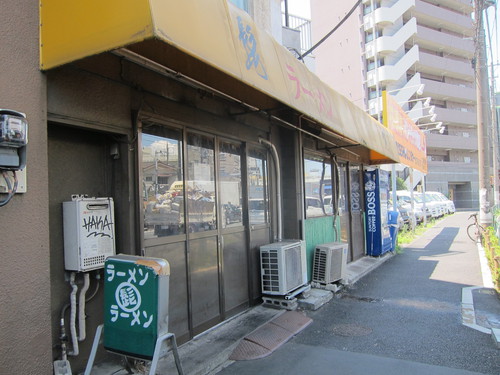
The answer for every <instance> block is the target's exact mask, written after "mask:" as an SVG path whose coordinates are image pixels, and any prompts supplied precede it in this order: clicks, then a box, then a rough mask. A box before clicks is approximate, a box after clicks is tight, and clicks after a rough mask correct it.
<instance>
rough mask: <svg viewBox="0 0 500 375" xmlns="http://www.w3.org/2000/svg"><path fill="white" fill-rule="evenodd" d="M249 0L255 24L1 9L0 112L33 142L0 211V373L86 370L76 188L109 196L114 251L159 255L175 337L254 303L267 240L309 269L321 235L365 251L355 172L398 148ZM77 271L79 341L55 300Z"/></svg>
mask: <svg viewBox="0 0 500 375" xmlns="http://www.w3.org/2000/svg"><path fill="white" fill-rule="evenodd" d="M244 3H245V2H243V3H242V4H243V5H242V4H239V5H240V6H242V7H244V6H245V4H244ZM259 3H260V2H257V1H253V2H251V4H250V5H251V6H252V7H254V8H249V9H247V11H248V12H249V13H251V14H253V15H254V16H255V17H256V18H259V24H260V25H261V26H260V27H259V26H257V25H256V23H255V22H254V21H253V19H252V17H251V16H250V15H249V13H247V12H246V11H243V10H241V9H240V8H238V7H235V6H234V5H232V4H230V3H229V2H227V1H225V0H217V1H214V0H196V1H195V0H186V1H183V2H178V1H174V0H168V1H166V0H162V1H156V0H153V1H146V0H144V1H136V0H134V1H125V2H124V1H115V0H110V1H108V2H106V3H102V2H98V1H88V2H78V3H77V2H67V1H62V0H61V1H47V2H45V1H41V2H40V4H34V3H33V2H31V1H27V0H22V1H7V2H6V3H5V4H4V7H3V9H2V14H1V15H0V20H1V21H2V22H0V39H1V42H2V49H1V51H0V55H1V58H0V61H1V64H2V69H0V71H1V73H0V82H1V84H2V86H3V87H5V88H8V89H5V90H2V92H1V93H0V103H1V105H0V107H2V108H8V109H11V110H16V111H19V112H23V113H25V114H26V118H27V122H28V127H29V131H28V134H29V137H28V144H27V146H26V147H27V149H26V152H27V163H26V168H25V169H23V170H22V171H19V172H16V175H17V176H18V178H19V181H20V186H22V188H20V189H19V191H18V192H17V193H16V194H15V195H14V196H13V197H12V199H11V200H10V201H9V202H8V203H7V204H5V205H2V206H1V207H0V224H1V226H2V235H3V238H2V246H1V248H2V250H3V253H4V255H5V258H4V260H3V261H2V262H1V265H0V280H1V284H2V288H1V289H0V304H1V305H2V309H0V353H1V355H0V368H2V369H9V372H11V373H19V374H26V375H31V374H33V375H34V374H37V375H39V374H52V373H53V368H52V367H53V361H54V360H59V359H61V358H64V357H65V356H66V355H67V356H68V358H69V360H70V362H71V367H72V370H73V371H74V372H79V371H81V370H82V369H83V368H84V367H85V364H86V361H87V358H88V355H89V352H90V348H91V346H92V338H93V336H94V332H95V331H96V328H97V326H98V325H99V324H101V323H102V321H103V315H104V311H103V310H104V306H103V299H104V293H103V291H102V289H103V284H104V280H103V279H104V272H103V269H102V268H98V269H94V270H91V271H90V272H88V273H87V272H77V271H74V270H72V269H66V265H65V257H66V254H65V250H66V248H65V245H64V225H65V224H64V214H63V208H62V207H63V202H69V201H71V200H72V196H74V195H79V196H85V195H86V196H88V197H110V198H113V202H114V218H115V219H114V222H113V226H114V232H115V235H114V236H115V237H114V239H115V246H116V252H117V253H124V254H132V255H146V256H155V257H161V258H164V259H166V260H167V261H168V262H169V263H170V268H171V274H170V296H169V305H168V306H169V329H170V330H171V331H172V332H173V333H175V334H176V336H177V338H178V341H179V342H180V343H182V342H186V341H188V340H190V339H191V338H193V337H194V336H195V335H197V334H199V333H200V332H203V331H205V330H207V329H209V328H210V327H213V326H214V325H216V324H218V323H219V322H222V321H224V320H225V319H228V318H230V317H231V316H234V315H235V314H237V313H239V312H241V311H243V310H244V309H247V308H249V307H250V306H253V305H255V304H258V303H260V302H261V301H262V299H261V297H262V289H261V275H260V273H261V271H260V261H259V248H260V246H261V245H263V244H269V243H273V242H275V241H277V240H278V239H281V238H285V239H286V238H288V239H300V240H302V241H303V242H304V244H305V248H306V251H307V260H308V264H307V267H308V271H309V279H310V269H311V262H312V252H313V250H314V247H315V246H316V245H317V244H319V243H325V242H332V241H343V242H347V243H348V244H349V259H348V260H349V261H352V260H355V259H358V258H360V257H362V256H364V254H365V248H364V231H363V222H362V218H363V209H364V208H363V205H364V203H363V202H362V201H361V202H360V200H359V197H360V188H361V189H362V186H363V184H362V173H361V172H362V171H363V169H364V168H365V167H367V166H371V165H378V164H381V163H387V162H391V161H398V156H397V150H396V146H395V143H394V142H393V139H392V136H391V135H390V133H389V132H388V131H387V129H385V128H384V127H383V126H381V125H380V124H379V123H377V122H376V121H375V120H374V119H373V118H372V117H370V116H369V115H367V114H366V113H365V112H364V111H362V110H361V109H359V108H358V107H356V106H355V105H354V104H352V103H351V102H350V101H348V100H347V99H346V98H344V97H343V96H341V95H339V94H338V93H336V92H335V91H334V90H332V89H331V88H330V87H328V86H327V85H325V84H324V83H323V82H321V81H320V80H319V79H318V78H317V77H316V76H314V75H313V74H311V73H310V72H309V71H308V70H307V69H306V68H305V67H304V66H303V64H302V63H301V62H299V61H298V60H297V59H296V58H295V57H294V56H293V55H292V54H291V53H290V52H288V51H287V49H285V48H284V47H282V46H281V45H280V44H279V43H278V42H277V41H276V40H275V39H273V38H271V37H270V36H269V34H273V35H274V34H275V33H274V32H273V30H276V29H277V28H276V26H275V25H276V23H275V21H273V20H271V18H274V16H273V17H271V16H272V15H277V17H280V14H279V11H278V10H277V9H278V8H279V1H271V2H266V1H262V4H261V5H260V7H259V5H258V4H259ZM266 4H267V5H266ZM118 10H119V11H118ZM263 14H265V15H266V17H269V19H267V18H266V19H264V18H263V16H262V15H263ZM179 20H182V22H179ZM273 25H274V26H273ZM262 27H265V28H266V29H265V30H266V31H264V29H262ZM207 30H210V32H207ZM278 34H279V33H278ZM4 146H5V145H1V144H0V147H4ZM271 146H272V147H271ZM278 161H280V163H278ZM0 169H1V170H2V172H4V168H2V165H0ZM2 177H3V178H4V180H5V181H4V182H6V181H7V179H13V178H14V174H13V173H12V171H5V173H2ZM7 185H8V184H7ZM278 192H280V194H278ZM6 195H8V194H6V191H5V190H2V191H0V199H1V200H2V201H3V200H4V197H5V196H6ZM327 201H328V204H326V202H327ZM318 202H320V203H319V205H318ZM95 226H99V224H98V223H97V222H95V223H93V224H85V223H84V224H83V225H82V230H88V229H89V228H90V227H92V228H93V227H95ZM106 226H107V227H108V226H109V222H108V223H107V224H106ZM92 228H90V229H92ZM96 234H97V235H99V233H94V231H92V233H89V235H96ZM87 276H88V282H89V285H87V286H88V295H87V297H88V299H89V301H87V302H86V304H85V311H84V316H83V320H84V321H85V322H86V324H83V326H85V327H86V329H85V331H84V332H80V335H79V337H80V340H78V339H77V338H76V337H75V332H73V331H74V330H76V328H81V327H82V324H80V323H78V324H76V323H72V322H71V320H72V319H71V318H70V310H71V309H72V308H73V307H69V305H70V301H71V303H73V301H74V298H75V297H76V294H77V292H76V290H82V289H86V288H87V286H85V284H86V283H87V282H86V281H85V280H86V279H87ZM84 299H85V296H84ZM73 304H74V303H73ZM61 322H63V327H64V329H62V327H61ZM70 326H71V327H70ZM82 333H83V335H82ZM106 356H107V353H106V352H105V351H104V350H102V348H101V349H100V350H99V351H98V356H97V361H101V360H103V359H105V358H106Z"/></svg>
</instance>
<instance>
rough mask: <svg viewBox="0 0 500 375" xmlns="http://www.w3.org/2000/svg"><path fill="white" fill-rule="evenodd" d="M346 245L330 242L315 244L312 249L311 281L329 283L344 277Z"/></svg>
mask: <svg viewBox="0 0 500 375" xmlns="http://www.w3.org/2000/svg"><path fill="white" fill-rule="evenodd" d="M347 253H348V245H347V243H344V242H331V243H326V244H322V245H317V246H316V248H315V249H314V258H313V272H312V281H313V282H317V283H322V284H330V283H333V282H335V281H338V280H341V279H344V280H345V279H346V277H347V275H346V269H347Z"/></svg>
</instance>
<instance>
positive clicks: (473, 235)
mask: <svg viewBox="0 0 500 375" xmlns="http://www.w3.org/2000/svg"><path fill="white" fill-rule="evenodd" d="M471 218H473V219H474V222H473V223H471V224H469V225H468V227H467V235H468V236H469V238H470V239H471V241H472V242H479V241H481V242H482V240H483V233H484V230H485V229H484V228H483V227H482V226H481V224H479V220H478V219H477V213H475V214H472V215H470V216H469V220H470V219H471Z"/></svg>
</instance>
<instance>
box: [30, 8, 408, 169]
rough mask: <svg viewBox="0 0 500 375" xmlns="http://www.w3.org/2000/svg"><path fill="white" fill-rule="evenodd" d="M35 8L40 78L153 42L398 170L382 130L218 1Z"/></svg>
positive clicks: (238, 13)
mask: <svg viewBox="0 0 500 375" xmlns="http://www.w3.org/2000/svg"><path fill="white" fill-rule="evenodd" d="M40 5H41V13H40V14H41V16H40V17H41V22H40V25H41V26H40V67H41V69H42V70H48V69H51V68H53V67H56V66H59V65H63V64H66V63H69V62H72V61H75V60H78V59H81V58H83V57H87V56H92V55H95V54H98V53H102V52H105V51H112V50H115V49H119V48H124V47H127V46H132V45H137V44H138V43H141V42H144V41H147V40H152V39H154V40H161V41H162V42H165V43H167V44H168V45H171V46H174V47H175V48H177V49H178V50H180V51H182V52H183V53H185V54H188V55H190V56H192V57H194V58H196V59H197V60H199V61H202V62H203V63H205V64H208V65H210V66H211V67H213V68H215V69H217V71H220V72H223V73H224V74H227V75H229V76H231V77H233V78H235V79H237V80H239V81H241V82H243V83H244V84H246V85H248V86H249V87H253V88H254V89H255V90H257V91H259V92H261V93H263V94H265V95H267V96H268V97H270V98H273V99H275V100H278V101H280V102H282V103H283V104H286V105H287V106H289V107H291V108H294V109H295V110H297V111H299V112H301V113H303V114H305V115H306V116H307V117H309V118H311V119H312V120H314V121H316V122H318V123H319V124H321V125H322V126H323V127H325V128H326V129H328V130H330V131H331V132H333V133H336V134H339V135H341V136H343V137H345V138H348V139H350V140H351V141H352V143H356V144H359V145H361V146H364V147H366V148H368V149H370V151H371V152H370V155H371V161H372V162H373V163H380V162H383V161H385V162H394V161H396V162H399V156H398V152H397V148H396V144H395V142H394V139H393V137H392V135H391V133H390V132H389V131H388V130H387V128H385V127H384V126H383V125H382V124H380V123H379V122H377V121H376V120H374V119H373V118H372V117H371V116H369V115H368V114H366V113H365V112H364V111H363V110H362V109H360V108H358V107H357V106H355V105H354V104H353V103H351V102H350V101H349V100H348V99H347V98H345V97H344V96H342V95H340V94H339V93H337V92H336V91H334V90H333V89H332V88H330V87H329V86H328V85H326V84H325V83H323V82H322V81H321V80H320V79H319V78H318V77H317V76H315V75H314V74H313V73H311V72H310V71H309V70H308V69H307V67H306V66H305V65H304V64H303V63H301V62H300V61H299V60H297V59H296V58H295V57H294V56H293V55H292V54H291V53H290V52H289V51H288V50H286V49H285V48H284V47H283V46H281V45H280V44H279V43H278V42H276V41H275V40H274V39H273V38H272V37H271V36H269V35H268V34H267V33H266V32H264V31H262V30H260V29H259V28H258V27H256V25H255V23H254V22H253V20H252V18H251V17H250V16H249V15H248V14H247V13H246V12H244V11H242V10H240V9H239V8H237V7H235V6H234V5H232V4H230V3H228V2H227V1H226V0H183V1H178V0H120V1H118V0H107V1H105V2H102V1H98V0H86V1H83V2H76V1H67V0H50V1H48V0H40ZM181 73H182V72H181ZM214 88H215V89H217V87H214Z"/></svg>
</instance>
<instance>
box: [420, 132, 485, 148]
mask: <svg viewBox="0 0 500 375" xmlns="http://www.w3.org/2000/svg"><path fill="white" fill-rule="evenodd" d="M426 139H427V148H428V149H430V148H440V149H453V150H469V151H477V137H468V138H466V137H460V136H457V135H441V134H433V133H427V136H426Z"/></svg>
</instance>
